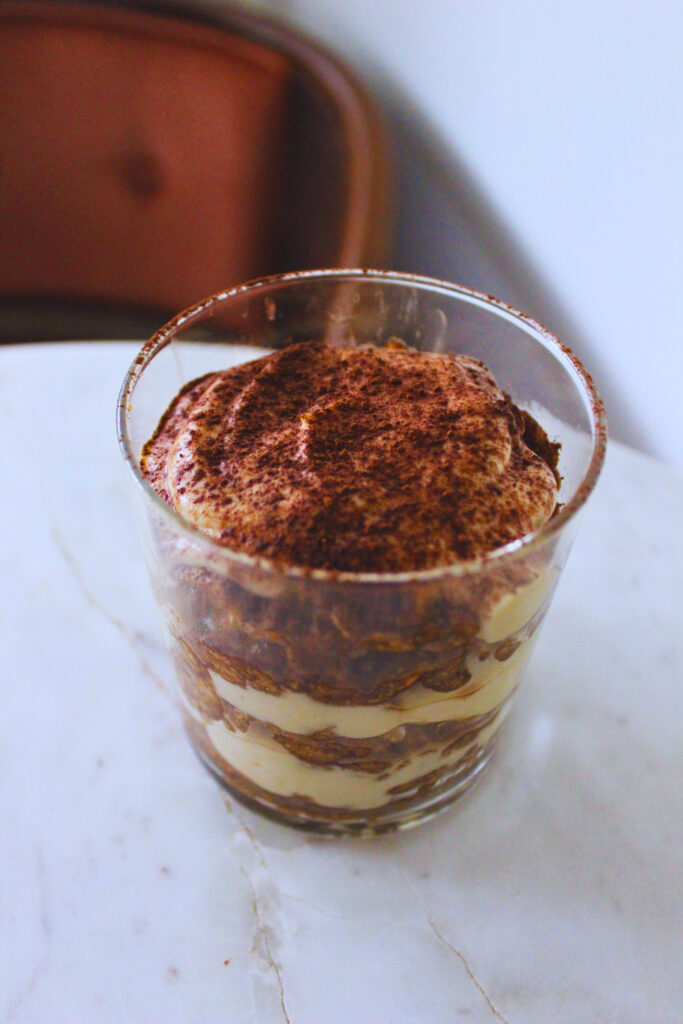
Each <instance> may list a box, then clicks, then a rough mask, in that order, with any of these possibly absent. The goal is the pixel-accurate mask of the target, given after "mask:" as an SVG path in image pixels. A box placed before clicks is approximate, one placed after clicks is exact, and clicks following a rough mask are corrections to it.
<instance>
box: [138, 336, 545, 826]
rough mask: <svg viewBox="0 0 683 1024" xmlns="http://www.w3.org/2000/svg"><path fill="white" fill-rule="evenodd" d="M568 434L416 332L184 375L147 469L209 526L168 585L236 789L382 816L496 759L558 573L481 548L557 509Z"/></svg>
mask: <svg viewBox="0 0 683 1024" xmlns="http://www.w3.org/2000/svg"><path fill="white" fill-rule="evenodd" d="M558 447H559V446H558V445H556V444H553V443H552V442H550V441H549V440H548V438H547V436H546V435H545V433H544V431H543V430H542V429H541V427H540V426H539V425H538V424H537V423H536V422H535V420H534V419H532V418H531V416H530V415H529V414H527V413H526V412H524V411H522V410H520V409H518V408H517V407H516V406H515V405H514V404H513V403H512V401H511V400H510V398H509V397H507V396H506V395H505V394H504V393H503V392H502V391H501V390H500V389H499V388H498V387H497V385H496V382H495V380H494V379H493V377H492V375H491V374H490V373H489V371H488V370H487V369H486V368H485V367H484V365H483V364H482V363H480V362H478V361H477V360H475V359H473V358H470V357H467V356H455V355H450V354H435V353H430V352H420V351H417V350H415V349H411V348H408V347H406V346H405V345H404V344H403V343H401V342H400V341H398V340H396V341H391V342H389V343H388V344H387V345H386V346H383V347H372V346H359V347H339V348H338V347H333V346H330V345H327V344H325V343H323V342H317V341H311V342H304V343H298V344H293V345H291V346H289V347H287V348H284V349H282V350H280V351H277V352H275V353H272V354H269V355H266V356H264V357H262V358H259V359H255V360H253V361H251V362H247V363H242V364H241V365H239V366H236V367H234V368H232V369H229V370H224V371H219V372H215V373H210V374H208V375H207V376H204V377H202V378H201V379H199V380H196V381H193V382H192V383H190V384H188V385H186V386H185V387H184V388H183V390H182V391H181V393H180V394H179V395H178V396H177V397H176V398H175V400H174V401H173V403H172V404H171V406H170V408H169V409H168V410H167V412H166V413H165V414H164V416H163V417H162V419H161V422H160V423H159V426H158V428H157V430H156V431H155V433H154V435H153V437H152V438H151V439H150V440H149V441H148V442H147V444H146V445H145V447H144V449H143V453H142V460H141V465H142V470H143V473H144V474H145V476H146V477H147V479H148V480H149V482H150V483H151V485H152V487H153V488H154V489H155V490H156V491H157V493H158V494H159V495H160V496H161V497H162V498H163V499H164V501H165V502H167V503H168V504H169V505H170V506H171V507H172V508H173V509H174V510H175V511H176V512H177V513H178V515H179V516H180V517H181V518H182V519H183V520H184V521H186V522H187V523H189V524H191V525H193V526H195V527H197V528H198V530H199V531H200V534H196V533H193V532H192V531H186V532H185V533H184V534H180V533H178V532H174V531H172V530H169V531H168V536H167V537H166V538H164V537H163V535H160V537H159V538H158V539H157V546H158V548H159V551H160V552H161V554H160V556H159V557H160V558H161V559H162V561H164V562H165V563H166V564H165V565H164V566H163V571H161V572H158V573H157V574H156V587H157V591H158V597H159V600H160V603H161V605H162V607H163V609H164V611H165V615H166V621H167V626H168V632H169V640H170V643H171V649H172V652H173V656H174V660H175V664H176V668H177V672H178V677H179V680H180V684H181V700H182V707H183V712H184V715H185V721H186V724H187V728H188V730H189V732H190V735H191V737H192V739H193V741H194V743H195V745H196V746H197V748H198V749H199V750H200V751H201V753H202V756H203V757H204V758H205V760H206V761H207V763H208V764H209V765H210V767H211V768H212V769H213V771H214V772H215V773H216V774H217V775H218V776H219V777H220V778H221V780H222V781H223V782H224V783H225V784H226V785H227V786H228V788H229V789H230V790H231V791H233V792H234V793H235V794H236V795H238V796H239V797H240V798H241V799H243V800H245V801H246V802H247V803H250V804H252V805H253V806H255V807H257V808H258V809H260V810H261V811H265V812H266V813H270V814H272V815H273V816H274V817H276V818H280V819H282V820H286V821H289V822H294V823H299V824H301V825H302V826H304V827H309V828H314V829H315V828H316V827H318V828H320V830H321V831H326V832H329V831H335V830H336V831H338V832H339V833H349V832H354V831H356V832H360V831H362V830H363V829H365V828H370V829H371V830H372V831H381V830H382V828H389V827H394V826H395V824H396V823H397V822H399V821H401V822H404V823H405V821H406V818H408V819H409V818H410V813H411V810H412V809H413V808H414V809H416V816H417V810H418V809H419V817H424V816H425V813H426V809H427V810H429V808H433V809H438V807H439V806H441V804H442V803H443V802H444V801H449V800H450V799H452V796H453V794H454V793H456V792H457V791H458V786H459V784H460V783H461V782H465V781H469V780H470V779H471V778H472V777H473V775H474V774H476V769H477V766H478V765H479V764H483V763H484V762H485V761H486V760H487V758H488V756H489V754H490V752H491V749H492V745H493V742H494V740H495V737H496V735H497V732H498V730H499V728H500V726H501V724H502V722H503V719H504V718H505V715H506V713H507V711H508V709H509V706H510V698H511V696H512V694H513V692H514V690H515V688H516V686H517V682H518V680H519V676H520V673H521V670H522V668H523V666H524V664H525V662H526V660H527V658H528V655H529V653H530V649H531V642H532V636H533V634H534V632H535V629H536V626H537V625H538V623H539V622H540V619H541V618H542V615H543V613H544V611H545V608H546V606H547V603H548V601H549V598H550V593H551V590H552V589H553V583H554V580H555V576H556V570H555V569H553V568H552V566H551V565H550V560H549V558H548V557H547V556H544V555H543V554H542V553H539V551H538V550H536V551H535V552H534V553H533V554H530V555H528V556H526V557H524V558H520V559H518V560H516V561H513V562H512V563H511V562H510V560H505V559H502V560H501V559H496V558H495V557H493V558H487V557H485V556H489V555H490V554H491V552H495V551H496V549H499V548H501V547H502V546H504V545H509V544H510V542H514V541H515V540H517V539H519V538H521V537H523V536H524V535H526V534H528V533H530V532H531V531H534V530H536V529H538V528H539V527H540V526H542V525H543V524H544V523H545V522H546V521H547V520H548V519H549V518H550V517H551V516H552V515H553V513H554V512H555V509H556V507H557V501H558V482H559V478H558V474H557V468H556V466H557V457H558ZM161 532H162V534H163V531H161ZM201 535H205V536H206V538H207V541H202V537H201ZM202 545H203V547H202ZM200 548H201V550H200ZM207 549H211V550H212V551H213V552H214V556H213V561H212V556H210V555H207ZM222 553H224V554H225V556H226V557H225V558H222V557H221V554H222ZM234 553H238V556H239V555H241V556H244V555H246V556H252V557H251V558H244V557H235V554H234ZM473 567H476V571H474V570H473ZM153 575H154V573H153Z"/></svg>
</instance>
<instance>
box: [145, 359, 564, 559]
mask: <svg viewBox="0 0 683 1024" xmlns="http://www.w3.org/2000/svg"><path fill="white" fill-rule="evenodd" d="M534 449H535V450H534ZM555 457H556V451H555V450H554V448H553V446H552V445H551V444H550V443H549V442H548V440H547V438H546V437H545V435H543V432H542V431H541V430H540V428H539V427H538V425H537V424H535V423H533V421H532V420H531V419H530V418H529V417H528V416H527V415H526V414H524V413H522V412H520V410H518V409H517V408H516V407H515V406H514V405H513V403H512V402H511V401H510V399H509V398H508V397H507V396H506V395H504V394H503V393H502V392H501V391H500V390H499V388H498V387H497V386H496V383H495V381H494V379H493V377H492V376H491V374H490V373H489V371H488V370H487V369H486V368H485V367H484V366H483V365H482V364H481V363H479V362H478V361H476V360H474V359H472V358H470V357H467V356H455V355H450V354H434V353H425V352H417V351H415V350H412V349H408V348H406V347H405V346H404V345H402V344H400V343H397V342H396V343H390V344H389V345H388V346H386V347H385V348H373V347H366V348H346V349H344V348H332V347H330V346H327V345H325V344H323V343H319V342H310V343H303V344H298V345H292V346H290V347H289V348H286V349H283V350H282V351H280V352H276V353H274V354H272V355H269V356H266V357H264V358H262V359H259V360H255V361H253V362H250V363H246V364H242V365H241V366H238V367H235V368H233V369H230V370H226V371H223V372H220V373H216V374H210V375H208V376H207V377H205V378H203V379H202V380H200V381H196V382H193V383H192V384H190V385H188V386H187V387H186V388H185V389H184V390H183V392H182V393H181V395H180V396H178V398H177V400H176V401H175V403H174V404H173V405H172V406H171V408H170V409H169V411H168V412H167V413H166V415H165V416H164V418H163V419H162V421H161V423H160V425H159V428H158V429H157V432H156V433H155V435H154V437H153V438H152V439H151V440H150V442H148V444H147V445H146V446H145V449H144V450H143V458H142V468H143V471H144V472H145V473H146V474H147V476H148V478H149V479H150V482H151V483H152V485H153V486H154V487H155V488H156V490H157V491H158V492H159V494H161V495H162V497H164V498H165V500H167V501H169V502H170V503H171V504H172V505H173V506H174V508H175V509H176V510H177V511H178V512H179V513H180V514H181V515H182V516H183V517H185V518H186V519H188V520H189V521H191V522H193V523H194V524H196V525H197V526H198V527H200V528H201V529H203V530H205V531H206V532H207V533H208V534H210V535H211V536H212V537H213V538H214V539H215V540H217V541H219V542H220V543H221V544H224V545H226V546H227V547H230V548H232V549H235V550H239V551H243V552H246V553H248V554H252V555H264V556H267V557H269V558H271V559H273V560H274V561H275V562H277V563H279V564H290V565H299V566H306V567H311V568H325V569H334V570H347V571H356V572H395V571H405V570H413V569H425V568H431V567H435V566H441V565H448V564H451V563H453V562H457V561H460V560H463V559H470V558H473V557H476V556H478V555H481V554H483V553H485V552H487V551H490V550H493V549H495V548H497V547H500V546H501V545H503V544H506V543H508V542H509V541H511V540H514V539H516V538H518V537H521V536H523V535H524V534H526V533H528V532H529V531H531V530H534V529H536V528H537V527H539V526H540V525H541V524H542V523H543V522H545V521H546V520H547V519H548V518H549V517H550V516H551V515H552V513H553V511H554V509H555V505H556V497H557V483H556V476H555V473H554V468H553V466H552V465H551V463H553V462H554V459H555Z"/></svg>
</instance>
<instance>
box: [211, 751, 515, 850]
mask: <svg viewBox="0 0 683 1024" xmlns="http://www.w3.org/2000/svg"><path fill="white" fill-rule="evenodd" d="M193 749H194V751H195V753H196V755H197V757H198V758H199V760H200V761H201V763H202V764H203V765H204V767H205V768H206V769H208V771H209V773H210V774H211V775H212V776H213V778H214V779H216V781H217V782H218V783H219V784H220V786H221V787H222V788H223V789H224V790H225V791H226V792H227V793H229V795H230V796H231V797H232V798H233V799H235V800H237V801H238V803H240V804H242V805H243V806H244V807H246V808H247V809H248V810H250V811H253V812H254V813H255V814H260V815H261V816H262V817H264V818H267V819H268V820H269V821H274V822H275V823H276V824H278V825H286V826H288V827H290V828H295V829H298V830H299V831H302V832H308V833H309V834H310V835H315V836H318V837H320V838H324V839H371V838H373V837H374V836H380V835H385V834H387V833H390V832H400V831H406V830H407V829H410V828H415V827H416V826H418V825H422V824H423V823H425V822H427V821H430V820H431V819H432V818H435V817H436V816H437V815H439V814H441V813H442V812H443V811H445V810H447V809H448V808H449V807H450V805H451V804H452V803H454V801H456V800H457V799H458V798H459V797H461V796H462V795H463V794H464V793H466V792H467V791H468V790H469V789H470V788H471V787H472V786H473V785H474V783H475V782H476V781H477V779H478V778H479V777H480V775H481V774H482V772H483V770H484V768H486V766H487V764H488V763H489V761H490V760H491V757H492V755H493V753H494V750H495V744H492V745H490V746H488V747H486V748H485V749H481V750H480V751H479V752H478V754H477V756H476V758H474V759H472V760H470V761H468V763H467V765H466V766H465V770H463V771H461V772H459V773H458V775H457V776H456V777H455V778H451V779H449V780H448V783H447V784H446V786H442V787H439V790H438V792H437V793H435V794H433V795H432V796H431V797H430V798H428V799H423V800H421V801H420V803H419V804H416V805H413V806H410V807H402V808H399V809H394V810H392V809H391V808H388V809H386V810H385V811H384V812H383V813H382V811H381V810H380V811H379V812H372V811H370V812H367V813H366V814H365V815H362V814H360V813H359V814H358V815H356V816H354V817H350V816H349V817H348V818H346V819H344V818H339V817H335V818H334V819H328V820H325V819H323V818H313V817H310V816H308V815H306V814H305V813H304V812H297V813H295V814H294V813H288V812H285V811H283V810H282V808H280V807H278V806H277V805H276V804H275V803H273V804H271V803H268V802H267V801H266V800H263V799H257V798H255V797H253V796H249V795H247V794H246V793H243V792H241V791H240V790H239V789H237V788H236V787H234V786H232V785H231V784H230V783H229V782H227V781H226V779H225V778H224V777H223V776H222V775H221V773H220V772H219V771H218V769H217V768H216V766H215V765H214V764H213V763H212V762H211V760H210V759H209V758H208V756H207V755H206V754H205V753H204V751H202V750H201V749H200V748H197V747H195V746H194V745H193Z"/></svg>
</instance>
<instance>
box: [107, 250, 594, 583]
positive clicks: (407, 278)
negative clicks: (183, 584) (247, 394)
mask: <svg viewBox="0 0 683 1024" xmlns="http://www.w3.org/2000/svg"><path fill="white" fill-rule="evenodd" d="M315 281H339V282H341V281H376V282H380V283H385V284H396V285H400V286H405V285H411V286H413V287H415V288H419V289H422V290H424V291H430V292H441V293H442V294H444V295H449V296H455V297H457V298H460V299H462V300H463V301H465V302H467V303H469V304H470V305H474V306H479V307H481V308H485V309H489V310H491V311H493V312H495V313H496V314H498V315H500V316H502V317H503V318H504V319H507V320H508V321H510V322H512V323H515V324H517V325H518V326H519V327H521V328H522V329H523V330H525V331H526V333H528V334H533V335H536V337H537V339H538V340H539V341H541V343H543V344H545V345H546V347H547V348H549V349H550V350H551V351H552V352H553V354H554V355H555V356H556V357H558V359H559V360H560V361H561V362H563V363H564V365H565V368H571V370H572V371H573V374H574V377H575V383H576V384H579V385H580V386H581V388H582V389H583V392H584V397H586V398H587V399H588V405H589V408H590V413H591V427H592V452H591V458H590V461H589V464H588V467H587V469H586V471H585V473H584V474H583V477H582V479H581V481H580V483H579V485H578V487H577V488H576V490H575V492H574V494H573V495H572V496H571V498H570V499H569V501H567V502H566V503H564V504H563V505H562V506H561V507H560V509H559V510H558V511H557V512H556V513H555V515H553V516H552V518H550V519H548V520H547V521H546V522H545V523H543V524H542V525H541V526H540V527H539V528H538V529H537V530H533V531H531V532H530V533H526V534H524V535H523V536H522V537H518V538H516V539H515V540H513V541H510V542H509V543H507V544H503V545H502V546H501V547H498V548H494V549H493V550H492V551H488V552H486V553H485V554H483V555H480V556H478V557H476V558H471V559H466V560H463V561H458V562H453V563H451V564H449V565H441V566H435V567H433V568H431V569H413V570H404V571H402V572H349V571H347V570H335V569H315V568H309V567H306V566H297V565H280V564H278V563H277V562H276V561H275V560H273V559H270V558H265V557H263V556H261V555H248V554H246V553H244V552H241V551H234V550H233V549H231V548H229V547H226V546H225V545H224V544H219V543H218V542H217V541H216V540H214V539H213V538H212V537H211V536H209V535H208V534H207V533H205V532H203V531H202V530H201V529H200V528H199V527H197V526H194V525H193V524H192V523H190V522H189V521H188V520H186V519H184V518H183V516H181V515H180V514H179V513H178V512H176V510H175V509H173V508H171V506H170V505H168V504H167V503H166V502H165V501H164V500H163V498H162V497H161V496H160V495H159V494H158V493H157V492H156V491H155V490H154V488H153V487H152V486H151V484H150V483H149V481H148V480H147V479H146V477H145V476H144V475H143V474H142V472H141V470H140V464H139V459H138V457H137V456H136V455H135V454H134V452H133V450H132V445H131V438H130V433H129V430H128V417H129V415H130V413H131V412H132V405H131V402H132V397H133V393H134V391H135V387H136V385H137V383H138V381H139V380H140V378H141V376H142V374H143V372H144V371H145V369H146V368H147V366H148V365H149V364H150V363H151V361H152V360H153V359H154V357H155V356H156V355H157V354H158V353H159V352H161V351H162V350H163V349H164V348H166V346H167V345H169V344H170V343H171V342H172V341H173V340H174V338H175V336H176V334H177V333H178V331H179V330H180V329H181V328H183V327H186V326H188V325H190V324H192V323H193V322H194V321H195V320H198V319H200V318H201V316H202V315H203V314H204V313H205V312H206V311H207V310H209V309H211V307H212V306H215V305H217V304H219V303H222V302H225V301H226V300H228V299H233V298H237V297H238V296H241V295H243V294H245V293H253V294H256V293H258V292H259V291H263V290H267V289H269V288H273V287H277V286H281V285H284V286H289V285H295V284H298V283H303V282H315ZM172 397H174V396H172ZM116 423H117V436H118V442H119V447H120V449H121V452H122V454H123V458H124V460H125V462H126V463H127V464H128V466H129V468H130V470H131V472H132V474H133V477H134V480H135V482H136V484H137V485H138V486H139V487H140V488H141V489H142V492H143V494H144V495H145V497H146V498H147V499H148V500H150V501H151V502H152V505H153V507H155V508H156V509H157V511H158V512H159V513H161V514H162V515H163V516H164V517H165V518H167V519H169V521H170V522H171V523H172V524H173V526H174V528H175V529H176V530H177V531H179V532H180V533H181V534H184V535H186V536H187V538H188V540H191V541H192V542H193V543H194V544H199V545H200V546H201V547H204V548H206V549H207V550H208V551H210V552H212V553H213V555H214V556H218V557H220V558H221V559H226V560H227V561H228V562H231V563H233V564H234V565H235V567H240V568H242V569H257V570H259V571H261V572H265V573H271V574H273V575H277V576H285V577H288V578H295V579H307V580H308V579H311V580H320V581H325V582H330V583H338V582H339V583H342V582H348V583H374V584H379V583H385V584H399V583H418V582H430V581H434V580H437V579H441V578H449V577H464V576H469V575H472V574H474V573H478V572H482V571H483V570H487V569H489V568H493V567H494V566H496V565H498V564H501V563H504V562H505V561H506V560H508V559H510V560H514V561H516V559H517V557H519V556H521V555H522V554H524V555H526V554H528V553H530V552H532V551H534V550H536V549H537V548H539V547H541V546H542V545H543V544H544V543H545V542H546V541H547V540H548V539H549V538H551V537H554V536H557V535H559V534H560V533H561V531H562V529H563V528H564V527H565V526H566V525H567V524H568V523H569V522H570V520H571V519H573V518H574V516H575V515H576V513H577V512H578V511H579V509H580V508H581V507H582V506H583V505H584V504H585V502H586V500H587V499H588V496H589V495H590V494H591V492H592V491H593V489H594V487H595V484H596V483H597V479H598V477H599V475H600V471H601V469H602V466H603V463H604V459H605V451H606V447H607V425H606V418H605V411H604V406H603V402H602V399H601V398H600V395H599V393H598V390H597V388H596V386H595V383H594V382H593V378H592V377H591V375H590V374H589V373H588V371H587V370H586V368H585V367H584V366H583V364H582V363H581V361H580V360H579V359H578V357H577V356H576V355H575V354H574V353H573V352H572V351H571V349H570V348H569V347H568V346H567V345H565V344H564V342H562V341H560V339H559V338H558V337H556V335H554V334H553V333H552V332H551V331H549V330H548V328H547V327H544V326H543V324H541V323H540V322H539V321H537V320H535V319H533V317H530V316H528V315H527V314H525V313H522V312H520V311H519V310H518V309H516V308H515V307H514V306H511V305H509V304H508V303H506V302H503V301H502V300H501V299H497V298H495V297H494V296H492V295H486V294H485V293H484V292H480V291H476V290H475V289H473V288H468V287H467V286H465V285H459V284H454V283H452V282H448V281H442V280H440V279H439V278H434V277H427V276H424V275H419V274H410V273H405V272H403V271H393V270H389V271H387V270H373V269H366V268H349V269H336V268H326V269H318V270H302V271H294V272H290V273H284V274H273V275H269V276H267V277H260V278H254V279H252V280H250V281H246V282H245V283H243V284H239V285H235V286H234V287H232V288H229V289H226V290H224V291H220V292H215V293H214V294H213V295H209V296H208V297H206V298H204V299H202V300H200V301H199V302H197V303H195V304H194V305H192V306H189V307H188V308H187V309H185V310H182V311H181V312H180V313H178V314H177V315H176V316H174V317H173V319H172V320H169V321H168V322H167V323H166V324H164V325H163V326H162V327H161V328H160V329H159V330H158V331H156V332H155V333H154V334H153V335H152V337H151V338H149V339H148V341H146V342H145V343H144V344H143V346H142V348H141V349H140V351H139V353H138V354H137V356H136V357H135V359H134V360H133V362H132V363H131V365H130V367H129V368H128V371H127V373H126V376H125V378H124V381H123V384H122V386H121V390H120V392H119V396H118V402H117V416H116Z"/></svg>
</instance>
